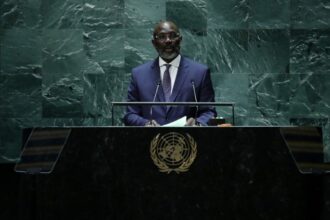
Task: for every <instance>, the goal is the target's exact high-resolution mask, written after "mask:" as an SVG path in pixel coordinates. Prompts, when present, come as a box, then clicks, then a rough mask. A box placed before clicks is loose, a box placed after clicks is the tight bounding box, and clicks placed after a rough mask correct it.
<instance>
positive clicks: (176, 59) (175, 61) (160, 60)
mask: <svg viewBox="0 0 330 220" xmlns="http://www.w3.org/2000/svg"><path fill="white" fill-rule="evenodd" d="M180 60H181V55H180V54H179V55H178V56H177V57H175V59H174V60H172V62H170V63H169V64H170V65H171V66H174V67H176V68H179V65H180ZM165 64H168V63H166V62H165V61H164V60H163V59H162V58H161V57H159V66H160V67H162V66H164V65H165Z"/></svg>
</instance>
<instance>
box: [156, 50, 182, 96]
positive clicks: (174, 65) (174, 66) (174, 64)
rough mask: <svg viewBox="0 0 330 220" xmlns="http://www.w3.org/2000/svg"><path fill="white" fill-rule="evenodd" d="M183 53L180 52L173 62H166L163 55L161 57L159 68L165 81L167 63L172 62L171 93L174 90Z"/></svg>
mask: <svg viewBox="0 0 330 220" xmlns="http://www.w3.org/2000/svg"><path fill="white" fill-rule="evenodd" d="M180 60H181V55H180V54H179V55H178V56H177V57H176V58H175V59H174V60H172V62H170V63H166V62H165V61H164V60H163V59H162V58H161V57H159V68H160V79H161V80H162V82H163V78H164V72H165V70H166V66H165V65H166V64H170V65H171V67H170V69H169V71H170V77H171V93H172V91H173V86H174V83H175V79H176V76H177V74H178V69H179V65H180Z"/></svg>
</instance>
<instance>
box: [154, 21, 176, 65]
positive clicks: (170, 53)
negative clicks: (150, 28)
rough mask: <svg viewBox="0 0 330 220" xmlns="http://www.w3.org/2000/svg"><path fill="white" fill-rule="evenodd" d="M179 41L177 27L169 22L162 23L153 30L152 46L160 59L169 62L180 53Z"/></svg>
mask: <svg viewBox="0 0 330 220" xmlns="http://www.w3.org/2000/svg"><path fill="white" fill-rule="evenodd" d="M181 40H182V36H181V35H180V34H179V32H178V29H177V27H176V26H175V25H174V24H173V23H171V22H164V23H160V24H159V25H158V26H157V27H156V28H155V31H154V39H153V40H152V44H153V45H154V47H155V49H156V50H157V52H158V54H159V56H160V57H161V58H163V59H164V60H165V61H166V62H171V61H172V60H173V59H174V58H175V57H177V56H178V54H179V53H180V43H181Z"/></svg>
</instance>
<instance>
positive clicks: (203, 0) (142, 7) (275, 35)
mask: <svg viewBox="0 0 330 220" xmlns="http://www.w3.org/2000/svg"><path fill="white" fill-rule="evenodd" d="M0 11H1V23H0V120H1V123H0V158H1V159H0V161H1V162H10V161H15V160H16V159H17V157H18V152H19V147H20V143H21V141H20V139H21V134H20V132H21V131H20V128H22V127H33V126H71V125H75V126H85V125H88V126H104V125H110V124H111V105H110V103H111V101H123V100H125V96H126V89H127V85H128V82H129V77H130V69H131V68H132V67H134V66H136V65H138V64H141V63H143V62H145V61H147V60H150V59H153V58H155V57H156V53H155V51H154V49H153V47H152V45H151V43H150V40H151V33H152V28H153V26H154V24H155V23H156V22H157V21H159V20H161V19H170V20H173V21H175V22H176V23H177V24H178V25H179V26H180V27H181V32H182V34H183V45H182V53H183V54H184V55H187V56H189V57H191V58H193V59H195V60H197V61H199V62H202V63H205V64H208V65H209V67H210V68H211V71H212V78H213V83H214V85H215V90H216V100H217V101H233V102H236V116H237V117H236V118H237V125H280V126H284V125H290V124H299V125H320V126H323V131H324V134H325V137H324V140H325V143H326V150H327V152H329V153H328V156H327V158H326V159H327V160H330V137H329V133H330V132H329V131H330V123H329V120H328V119H329V115H330V2H329V1H328V0H291V1H290V0H277V1H273V0H246V1H241V0H186V1H179V0H177V1H169V0H168V1H166V0H56V1H54V0H1V3H0ZM117 111H118V112H117V113H118V115H119V114H120V113H119V112H120V111H121V110H117ZM218 111H219V112H220V114H221V115H223V116H226V117H229V115H230V114H229V112H230V111H229V110H228V109H219V110H218Z"/></svg>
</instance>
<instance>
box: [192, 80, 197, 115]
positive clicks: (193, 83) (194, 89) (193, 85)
mask: <svg viewBox="0 0 330 220" xmlns="http://www.w3.org/2000/svg"><path fill="white" fill-rule="evenodd" d="M191 86H192V88H193V91H194V98H195V102H196V103H198V101H197V96H196V88H195V81H194V80H191ZM197 112H198V105H196V112H195V119H196V118H197Z"/></svg>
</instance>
